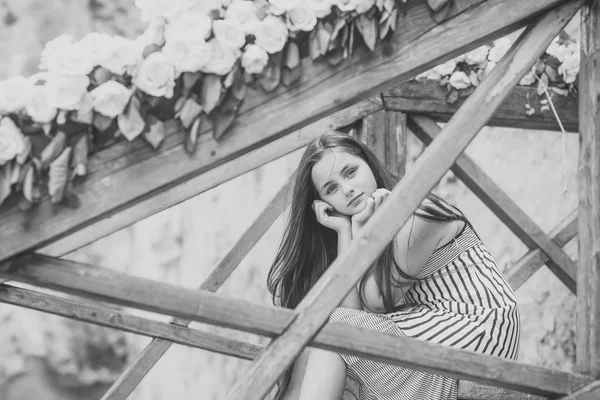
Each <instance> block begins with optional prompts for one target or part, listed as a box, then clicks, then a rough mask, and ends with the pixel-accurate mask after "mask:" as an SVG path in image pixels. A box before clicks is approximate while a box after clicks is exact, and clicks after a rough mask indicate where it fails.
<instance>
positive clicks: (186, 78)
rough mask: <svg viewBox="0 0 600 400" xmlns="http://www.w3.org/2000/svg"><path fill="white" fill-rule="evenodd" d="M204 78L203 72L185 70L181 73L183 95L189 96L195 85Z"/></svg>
mask: <svg viewBox="0 0 600 400" xmlns="http://www.w3.org/2000/svg"><path fill="white" fill-rule="evenodd" d="M200 78H202V72H184V73H183V74H181V80H182V82H183V88H182V95H183V97H188V96H189V95H190V91H191V90H192V88H193V87H194V85H195V84H196V83H197V82H198V81H199V80H200Z"/></svg>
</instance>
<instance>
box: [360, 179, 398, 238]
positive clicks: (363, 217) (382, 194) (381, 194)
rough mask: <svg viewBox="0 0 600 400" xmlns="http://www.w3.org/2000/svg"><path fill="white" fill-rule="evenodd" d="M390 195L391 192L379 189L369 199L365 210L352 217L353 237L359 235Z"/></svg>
mask: <svg viewBox="0 0 600 400" xmlns="http://www.w3.org/2000/svg"><path fill="white" fill-rule="evenodd" d="M389 195H390V191H389V190H387V189H383V188H382V189H377V190H376V191H374V192H373V194H372V195H371V197H369V198H368V199H367V205H366V206H365V208H364V210H362V211H361V212H359V213H358V214H354V215H353V216H352V237H356V236H357V235H358V232H359V231H360V230H361V229H362V227H363V226H364V225H365V224H366V223H367V221H368V220H369V218H371V216H372V215H373V213H374V212H375V210H376V209H377V208H378V207H379V206H380V205H381V203H383V201H384V200H385V199H386V198H387V197H388V196H389Z"/></svg>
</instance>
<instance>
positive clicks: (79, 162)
mask: <svg viewBox="0 0 600 400" xmlns="http://www.w3.org/2000/svg"><path fill="white" fill-rule="evenodd" d="M89 151H90V136H89V135H88V134H87V133H84V134H83V135H81V137H80V138H79V139H78V140H77V142H76V143H75V147H74V149H73V158H72V159H71V167H72V168H74V169H75V172H74V174H73V178H74V177H76V176H85V175H86V174H87V161H88V153H89Z"/></svg>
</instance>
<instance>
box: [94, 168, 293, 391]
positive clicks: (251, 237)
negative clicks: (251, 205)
mask: <svg viewBox="0 0 600 400" xmlns="http://www.w3.org/2000/svg"><path fill="white" fill-rule="evenodd" d="M294 177H295V173H294V174H292V176H291V177H290V178H289V179H288V181H287V182H286V183H285V184H284V185H283V187H282V188H281V189H280V190H279V192H277V194H276V195H275V197H274V198H273V200H271V202H270V203H269V204H268V205H267V207H265V209H264V210H263V212H262V213H261V214H260V215H259V216H258V218H257V219H256V220H255V221H254V222H253V223H252V225H250V227H249V228H248V229H247V230H246V231H245V232H244V234H243V235H242V236H241V237H240V238H239V239H238V241H237V242H236V244H235V245H234V246H233V247H232V249H231V250H230V251H229V252H228V253H227V254H226V255H225V257H223V259H222V260H221V261H220V262H219V264H218V265H217V267H216V268H215V269H214V270H213V271H212V272H211V274H210V275H209V276H208V277H207V278H206V279H205V281H204V282H203V283H202V285H201V286H200V290H207V291H209V292H216V291H217V290H218V289H219V288H220V287H221V286H222V285H223V283H224V282H225V280H226V279H227V278H228V277H229V276H230V275H231V274H232V273H233V271H234V270H235V269H236V268H237V266H238V265H239V264H240V263H241V262H242V260H243V259H244V257H246V255H247V254H248V253H249V252H250V250H252V248H254V246H255V245H256V243H258V241H259V240H260V239H261V238H262V237H263V235H264V234H265V232H266V231H267V230H268V229H269V227H270V226H271V225H272V224H273V222H275V220H276V219H277V218H278V217H279V216H280V215H281V213H282V212H283V211H284V210H285V208H286V207H287V206H288V205H289V204H290V201H291V194H292V184H293V181H294ZM172 323H173V324H175V325H179V326H183V327H187V326H188V325H189V323H190V321H188V320H182V319H175V320H173V321H172ZM171 344H172V342H170V341H168V340H165V339H164V338H156V339H153V340H152V342H150V344H149V345H148V346H146V347H145V348H144V350H143V351H142V352H141V353H140V354H139V355H138V356H137V358H136V359H135V360H134V361H133V363H132V364H131V365H129V367H128V368H127V370H125V371H124V372H123V373H122V374H121V376H119V378H118V379H117V380H116V381H115V382H114V383H113V384H112V386H111V387H110V389H109V390H108V391H107V392H106V393H105V394H104V396H103V397H102V399H104V400H117V399H126V398H127V396H129V395H130V394H131V392H133V390H134V389H135V388H136V387H137V386H138V385H139V383H140V382H141V381H142V379H143V378H144V376H146V374H148V372H150V369H152V367H154V365H156V363H157V362H158V361H159V360H160V358H161V357H162V356H163V355H164V354H165V353H166V352H167V350H168V349H169V348H170V347H171Z"/></svg>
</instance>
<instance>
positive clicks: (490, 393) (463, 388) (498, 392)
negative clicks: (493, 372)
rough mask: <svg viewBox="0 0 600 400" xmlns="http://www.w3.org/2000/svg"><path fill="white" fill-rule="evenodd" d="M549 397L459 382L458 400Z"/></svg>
mask: <svg viewBox="0 0 600 400" xmlns="http://www.w3.org/2000/svg"><path fill="white" fill-rule="evenodd" d="M546 399H547V397H540V396H534V395H531V394H526V393H519V392H514V391H512V390H505V389H498V388H495V387H492V386H484V385H478V384H476V383H473V382H469V381H459V382H458V397H457V400H546Z"/></svg>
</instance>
